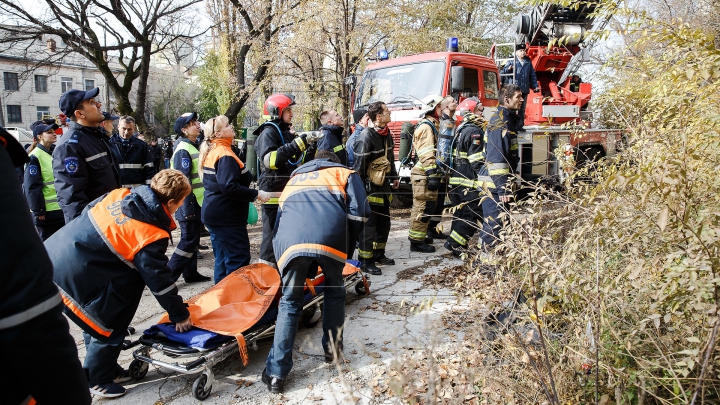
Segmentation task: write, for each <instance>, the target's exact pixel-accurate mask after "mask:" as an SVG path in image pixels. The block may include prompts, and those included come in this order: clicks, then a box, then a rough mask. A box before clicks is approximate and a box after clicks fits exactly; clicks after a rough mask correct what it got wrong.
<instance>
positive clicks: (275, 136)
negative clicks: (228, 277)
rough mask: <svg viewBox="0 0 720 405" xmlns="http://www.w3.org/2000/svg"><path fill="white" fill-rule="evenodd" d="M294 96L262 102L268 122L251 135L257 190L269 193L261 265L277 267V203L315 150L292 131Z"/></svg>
mask: <svg viewBox="0 0 720 405" xmlns="http://www.w3.org/2000/svg"><path fill="white" fill-rule="evenodd" d="M294 105H295V96H293V95H292V94H283V93H276V94H273V95H271V96H270V97H268V98H267V100H265V111H264V114H265V116H266V118H269V120H268V121H266V122H265V123H263V124H262V125H260V126H259V127H258V129H256V130H255V131H254V132H253V133H254V134H255V135H257V136H258V137H257V140H256V141H255V152H256V153H257V157H258V159H259V160H260V176H259V179H258V186H259V188H260V190H262V191H266V192H268V193H270V200H269V201H267V202H266V203H264V204H263V207H262V224H263V239H262V244H261V245H260V262H261V263H265V264H268V265H271V266H274V267H277V266H276V264H275V263H276V260H275V253H274V252H273V241H272V239H273V236H274V233H273V228H274V226H275V219H276V218H277V211H278V199H279V197H280V194H282V191H283V189H284V188H285V185H286V184H287V182H288V180H289V179H290V175H291V174H292V172H293V170H295V169H296V168H297V167H298V166H300V165H302V164H303V163H305V162H307V161H310V160H312V159H313V157H314V155H315V150H314V147H311V145H310V144H309V143H308V140H307V138H306V136H305V135H300V136H297V135H296V134H295V132H294V131H292V130H291V126H292V119H293V111H292V107H293V106H294Z"/></svg>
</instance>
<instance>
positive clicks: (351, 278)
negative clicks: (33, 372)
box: [125, 261, 370, 400]
mask: <svg viewBox="0 0 720 405" xmlns="http://www.w3.org/2000/svg"><path fill="white" fill-rule="evenodd" d="M343 277H344V280H345V283H344V284H345V288H349V287H351V286H353V287H354V290H355V292H356V293H357V294H359V295H365V294H369V293H370V290H369V287H370V281H369V280H368V278H367V277H366V276H365V275H364V274H363V273H362V272H361V271H360V269H359V263H357V262H355V261H348V263H347V264H346V265H345V268H344V269H343ZM324 282H325V276H324V275H323V274H322V272H321V270H320V269H318V274H317V275H316V276H315V277H314V278H313V279H308V280H307V281H306V284H305V291H306V294H305V305H304V306H303V314H302V317H301V321H302V323H303V325H305V326H308V327H312V326H315V325H316V324H317V323H318V322H319V320H320V318H321V311H320V306H321V305H322V302H323V298H324V296H323V289H324ZM280 284H281V283H280V275H279V274H278V272H277V270H275V269H274V268H272V267H270V266H268V265H265V264H251V265H249V266H245V267H242V268H240V269H238V270H236V271H234V272H233V273H231V274H230V275H228V276H227V277H225V278H224V279H223V280H222V281H221V282H219V283H218V284H216V285H214V286H212V287H210V288H209V289H208V290H207V291H204V292H202V293H200V294H198V295H197V296H195V297H193V298H191V299H189V300H187V301H186V302H187V305H188V310H189V311H190V317H191V319H192V322H193V331H196V332H197V331H198V330H200V331H209V332H213V333H214V334H218V335H219V338H220V339H216V340H214V341H213V342H216V343H213V344H211V345H210V346H209V347H202V348H200V347H191V346H188V345H187V344H184V343H179V341H177V340H172V339H171V337H168V336H165V335H163V334H162V333H160V334H158V335H153V336H149V335H145V334H143V335H142V336H141V337H140V338H139V339H137V340H136V341H134V342H131V343H129V344H127V345H126V346H125V348H131V347H135V346H138V345H140V346H141V347H140V348H138V349H137V350H135V351H134V352H133V357H134V360H133V361H132V362H131V363H130V367H129V371H130V376H131V377H133V378H134V379H136V380H139V379H142V378H143V377H144V376H145V375H146V374H147V372H148V369H149V366H150V364H153V365H156V366H159V367H162V368H165V369H169V370H172V371H176V372H179V373H182V374H198V373H200V376H198V377H197V378H196V379H195V382H194V383H193V389H192V393H193V396H194V397H195V398H197V399H199V400H203V399H205V398H207V397H208V396H209V395H210V392H211V391H212V385H213V382H214V376H213V372H212V367H213V366H214V365H215V364H217V363H220V362H221V361H223V360H224V359H226V358H228V357H229V356H230V355H232V354H234V353H239V354H240V359H241V360H242V362H243V365H247V364H248V361H249V355H248V350H247V345H248V344H251V345H252V346H253V347H254V348H257V341H258V340H260V339H263V338H267V337H271V336H273V334H274V331H275V318H276V317H277V303H278V300H279V298H280V291H281V290H280ZM167 323H169V318H168V316H167V314H165V315H163V317H162V318H161V319H160V320H159V322H158V324H167ZM151 329H152V328H151ZM176 334H177V333H176ZM153 350H154V351H156V352H159V353H162V354H163V355H165V356H168V357H171V358H183V357H185V358H187V357H193V358H196V359H195V360H194V361H192V362H190V363H188V364H183V365H181V364H179V363H178V362H173V363H171V362H168V361H163V360H159V359H155V358H153V357H152V356H151V352H152V351H153Z"/></svg>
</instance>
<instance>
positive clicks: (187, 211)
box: [170, 137, 205, 221]
mask: <svg viewBox="0 0 720 405" xmlns="http://www.w3.org/2000/svg"><path fill="white" fill-rule="evenodd" d="M199 158H200V152H199V151H198V146H197V144H194V143H192V142H190V140H189V139H187V138H185V137H181V138H180V139H179V140H178V143H177V146H176V147H175V152H174V153H173V155H172V159H171V160H170V168H171V169H175V170H180V171H181V172H182V174H184V175H185V177H187V178H188V180H190V185H191V186H192V193H190V195H189V196H187V197H186V198H185V202H183V205H182V207H180V208H178V210H177V211H176V212H175V218H177V220H178V221H200V207H202V204H203V198H204V194H205V188H204V187H203V183H202V180H200V174H199V172H198V171H199V168H200V161H199Z"/></svg>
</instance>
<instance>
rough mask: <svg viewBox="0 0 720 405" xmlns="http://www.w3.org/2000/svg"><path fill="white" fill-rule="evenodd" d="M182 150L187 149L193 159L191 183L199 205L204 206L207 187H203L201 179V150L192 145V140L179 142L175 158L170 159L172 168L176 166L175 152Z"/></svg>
mask: <svg viewBox="0 0 720 405" xmlns="http://www.w3.org/2000/svg"><path fill="white" fill-rule="evenodd" d="M180 150H184V151H186V152H187V153H188V154H189V155H190V158H191V159H192V170H191V172H190V185H191V186H192V192H193V194H195V198H196V199H197V202H198V205H199V206H201V207H202V204H203V198H204V196H205V188H204V187H203V183H202V180H200V174H198V171H199V169H200V152H198V150H197V148H195V147H194V146H192V145H191V144H190V142H179V143H178V146H177V149H175V152H174V153H173V158H172V159H170V168H171V169H174V168H175V153H178V151H180Z"/></svg>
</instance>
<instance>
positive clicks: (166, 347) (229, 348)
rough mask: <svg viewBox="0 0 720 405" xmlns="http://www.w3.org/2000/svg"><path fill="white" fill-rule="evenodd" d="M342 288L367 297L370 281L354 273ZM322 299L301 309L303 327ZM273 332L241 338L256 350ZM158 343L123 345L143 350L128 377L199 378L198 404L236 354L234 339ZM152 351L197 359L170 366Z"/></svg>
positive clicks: (258, 330)
mask: <svg viewBox="0 0 720 405" xmlns="http://www.w3.org/2000/svg"><path fill="white" fill-rule="evenodd" d="M344 286H345V288H346V289H348V288H349V287H351V286H354V290H355V292H356V293H357V294H358V295H365V294H368V293H369V292H368V290H369V286H370V280H369V277H368V276H366V275H364V274H362V272H361V271H357V272H355V273H352V274H350V275H348V276H347V277H345V279H344ZM324 298H325V294H324V293H320V294H317V295H315V296H313V297H312V298H311V299H310V300H309V301H308V302H307V303H306V304H305V305H304V306H303V316H302V318H301V321H302V322H303V324H305V325H306V326H310V327H312V326H314V325H315V324H317V323H318V321H319V320H320V317H321V309H320V308H321V305H322V303H323V301H324ZM311 309H313V312H307V314H309V315H306V311H309V310H311ZM274 332H275V322H270V323H267V324H264V325H260V326H258V327H252V328H250V329H249V330H248V331H247V332H246V333H243V337H244V338H245V342H246V344H247V345H248V346H249V347H252V348H253V349H254V350H257V347H258V346H257V342H258V341H259V340H260V339H264V338H268V337H271V336H273V335H274ZM160 340H163V339H158V338H150V337H146V336H144V335H142V336H140V337H139V338H138V339H137V340H135V341H133V342H131V343H129V344H127V345H125V347H124V349H125V350H127V349H130V348H132V347H135V346H138V345H139V346H142V347H140V348H138V349H136V350H135V351H134V352H133V361H132V362H131V363H130V367H129V368H128V371H129V372H130V376H131V377H132V378H133V379H135V380H140V379H142V378H143V377H145V375H146V374H147V372H148V370H149V368H150V365H151V364H152V365H154V366H157V367H162V368H164V369H167V370H171V371H175V372H177V373H180V374H185V375H195V374H200V375H199V376H198V377H197V378H196V379H195V381H194V382H193V387H192V394H193V396H194V397H195V398H196V399H198V400H201V401H202V400H204V399H206V398H207V397H208V396H210V393H211V392H212V386H213V383H214V382H215V375H214V374H213V371H212V369H213V367H214V366H215V365H216V364H219V363H221V362H222V361H224V360H225V359H227V358H228V357H230V356H231V355H233V354H236V353H238V350H239V348H238V341H237V339H232V340H230V341H227V342H225V343H222V344H220V345H219V346H217V347H214V348H211V349H197V348H192V347H188V346H184V345H182V344H180V343H177V344H175V345H170V344H167V342H168V341H167V340H163V341H160ZM151 350H156V351H158V352H160V353H162V354H163V355H165V356H167V357H171V358H173V359H177V358H190V357H196V358H197V359H196V360H194V361H192V362H189V363H186V364H180V363H179V362H173V363H170V362H168V361H164V360H158V359H155V358H153V357H152V356H151V354H150V351H151ZM198 356H199V357H198Z"/></svg>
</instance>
